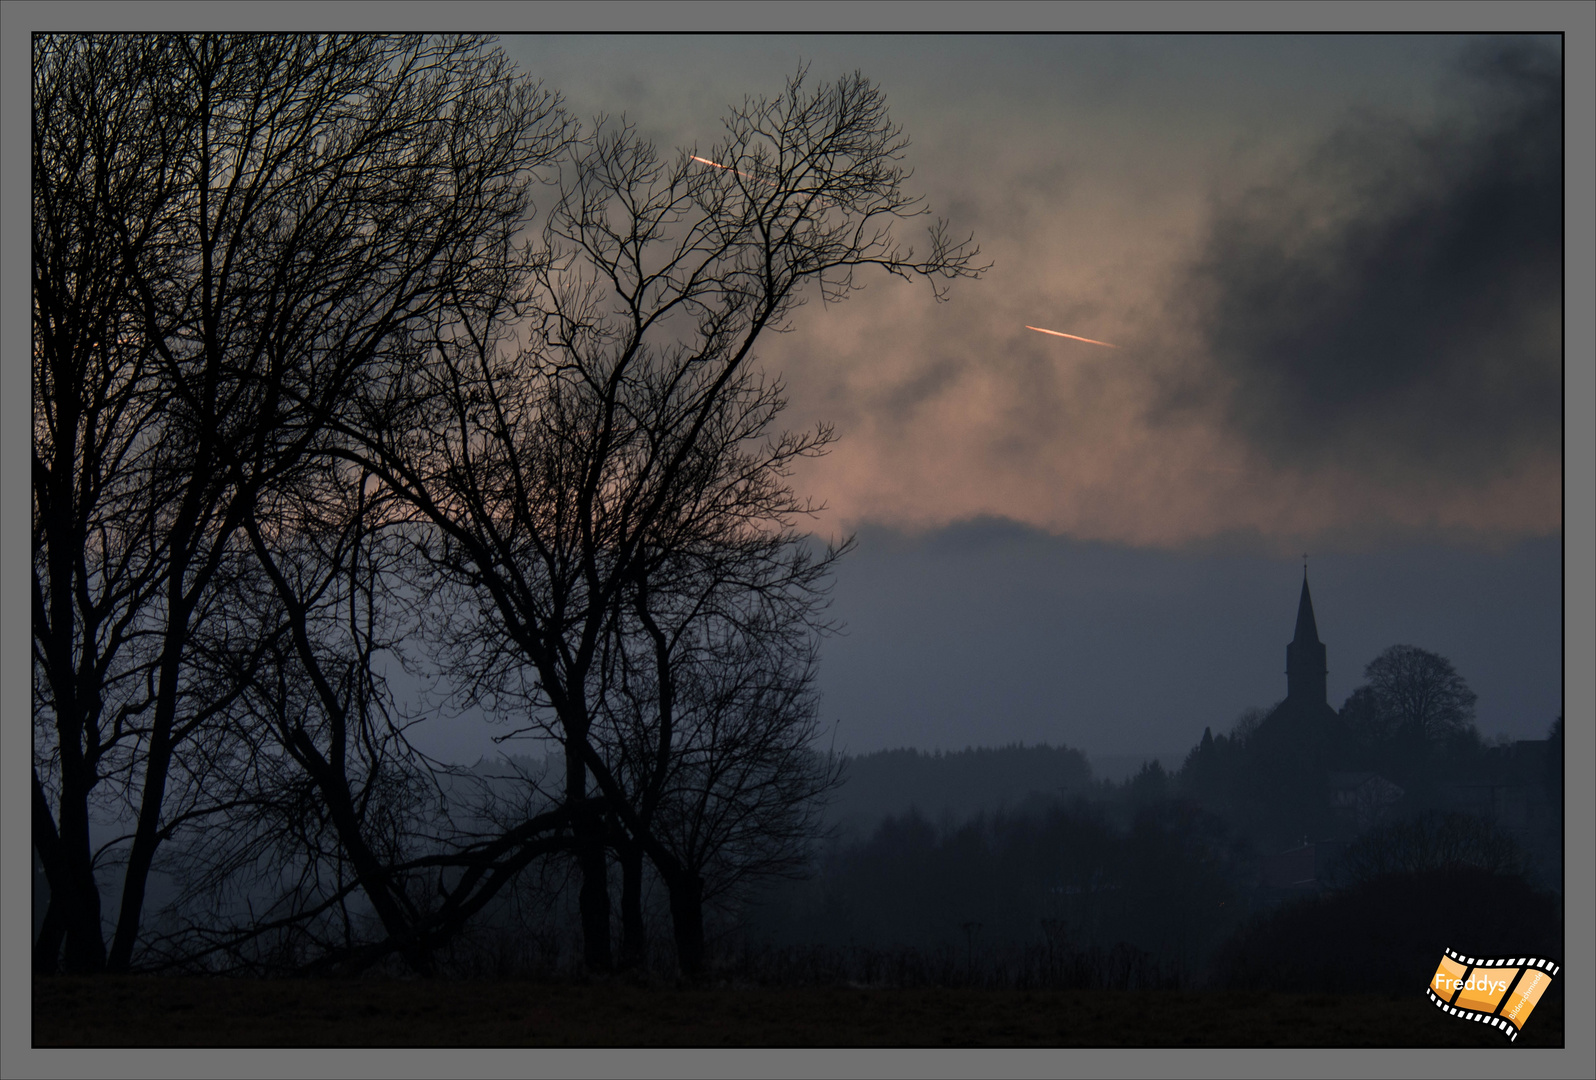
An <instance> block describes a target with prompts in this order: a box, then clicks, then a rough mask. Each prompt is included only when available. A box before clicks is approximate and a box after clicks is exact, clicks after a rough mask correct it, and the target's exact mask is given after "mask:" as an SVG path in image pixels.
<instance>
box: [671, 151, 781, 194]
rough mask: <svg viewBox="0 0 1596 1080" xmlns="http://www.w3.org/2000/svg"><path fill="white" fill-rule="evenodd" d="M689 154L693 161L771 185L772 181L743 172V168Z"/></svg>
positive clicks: (767, 185)
mask: <svg viewBox="0 0 1596 1080" xmlns="http://www.w3.org/2000/svg"><path fill="white" fill-rule="evenodd" d="M687 156H688V157H689V158H690V159H692V160H693V161H697V162H701V163H702V164H704V165H708V166H710V167H712V168H716V169H725V170H726V171H727V172H734V173H736V174H737V175H738V176H740V177H742V178H743V179H744V180H752V181H754V182H755V183H760V184H764V185H765V186H766V187H769V186H770V181H769V180H761V179H760V178H759V177H757V176H749V175H748V174H747V173H745V172H743V171H742V170H741V169H734V168H732V167H731V166H730V165H722V164H721V163H720V162H718V161H711V160H709V159H708V158H701V157H699V156H698V155H697V154H688V155H687Z"/></svg>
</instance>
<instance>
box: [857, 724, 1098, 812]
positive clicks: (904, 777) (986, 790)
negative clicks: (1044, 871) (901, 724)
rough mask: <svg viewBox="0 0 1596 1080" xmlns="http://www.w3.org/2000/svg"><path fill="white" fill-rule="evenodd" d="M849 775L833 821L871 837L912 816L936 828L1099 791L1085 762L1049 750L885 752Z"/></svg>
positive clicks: (860, 761) (1075, 754)
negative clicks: (1040, 799) (1034, 801)
mask: <svg viewBox="0 0 1596 1080" xmlns="http://www.w3.org/2000/svg"><path fill="white" fill-rule="evenodd" d="M842 771H843V778H844V780H845V781H846V782H845V783H844V784H843V786H842V787H840V788H839V789H838V790H837V791H836V792H835V793H834V794H833V795H832V796H831V798H830V800H829V804H828V806H827V816H828V818H830V819H831V820H832V821H834V822H838V823H840V824H842V825H843V826H844V827H845V828H852V829H859V828H863V829H866V830H868V829H869V828H872V827H874V825H875V824H876V823H877V822H879V821H880V820H881V819H882V818H885V817H887V816H889V815H894V814H902V813H904V812H905V811H908V810H910V809H911V808H912V809H915V810H918V811H919V813H920V814H922V815H923V816H925V817H926V818H928V819H930V820H932V821H940V820H942V819H943V818H945V817H952V818H954V819H956V820H962V819H965V818H969V817H973V816H974V815H975V814H977V813H979V812H981V811H988V812H991V811H997V810H1002V809H1004V808H1005V807H1011V806H1015V805H1017V804H1019V803H1020V802H1022V801H1023V800H1025V799H1026V798H1028V797H1031V796H1036V795H1040V796H1044V797H1056V796H1059V795H1070V796H1073V795H1083V794H1085V793H1086V792H1087V791H1088V789H1089V788H1090V787H1091V784H1092V769H1091V765H1090V763H1089V762H1088V761H1087V760H1086V755H1085V754H1083V753H1081V752H1080V751H1079V750H1075V749H1072V748H1070V747H1067V746H1057V747H1055V746H1049V745H1047V744H1046V743H1043V744H1041V745H1037V746H1029V747H1028V746H1024V745H1022V744H1018V743H1016V744H1014V745H1011V746H1002V747H967V748H965V749H964V750H956V751H948V752H945V753H944V752H931V753H925V752H922V751H918V750H910V749H901V750H880V751H877V752H875V753H871V754H860V755H857V756H850V757H847V758H846V759H845V760H844V762H843V770H842Z"/></svg>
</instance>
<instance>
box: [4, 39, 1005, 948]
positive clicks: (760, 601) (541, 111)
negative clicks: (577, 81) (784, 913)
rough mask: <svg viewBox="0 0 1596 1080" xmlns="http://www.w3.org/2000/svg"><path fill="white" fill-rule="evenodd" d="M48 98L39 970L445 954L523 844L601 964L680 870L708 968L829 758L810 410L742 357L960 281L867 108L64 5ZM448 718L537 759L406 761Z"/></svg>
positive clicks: (41, 82) (36, 237) (39, 591)
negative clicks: (463, 720) (612, 109)
mask: <svg viewBox="0 0 1596 1080" xmlns="http://www.w3.org/2000/svg"><path fill="white" fill-rule="evenodd" d="M33 107H34V123H33V203H32V206H33V215H32V229H33V233H32V235H33V356H32V363H33V417H34V431H33V456H32V463H33V464H32V477H33V487H32V490H33V545H32V624H33V638H32V640H33V721H34V722H33V733H34V740H33V775H32V799H33V815H32V817H33V833H32V835H33V846H34V851H35V854H36V856H37V858H38V859H39V862H40V864H41V865H42V867H43V869H44V873H45V875H46V877H47V879H48V885H49V901H48V906H47V910H46V912H45V914H44V917H43V920H42V929H41V932H40V935H39V938H38V941H37V943H36V947H35V953H34V961H35V967H36V970H39V971H46V972H47V971H54V970H58V969H61V968H64V969H65V970H68V971H73V972H95V971H107V970H109V971H126V970H130V969H134V968H139V967H144V968H150V967H172V966H185V967H190V968H192V967H198V968H202V969H208V970H236V971H263V970H276V969H281V968H284V967H288V968H292V969H294V970H332V969H336V970H344V971H357V970H361V969H364V968H368V967H371V966H372V965H377V964H400V965H403V966H407V967H408V968H410V969H412V970H414V971H417V972H428V971H432V970H435V969H436V959H437V957H438V956H439V955H440V953H443V952H446V951H447V950H448V949H449V948H450V947H451V943H452V942H455V941H457V940H459V939H460V938H461V935H463V934H465V933H466V932H467V931H468V930H469V929H470V928H472V927H473V926H475V925H476V924H477V923H478V922H479V921H480V920H481V919H482V918H483V917H484V914H485V912H487V911H488V910H490V909H492V908H493V907H494V906H495V905H498V904H500V903H501V902H502V899H503V898H504V897H506V896H509V895H511V894H512V893H513V892H514V891H515V889H517V888H519V887H521V886H522V885H523V884H524V883H525V882H527V881H528V880H530V878H529V875H530V876H532V877H535V876H536V875H538V874H542V873H548V874H553V875H556V876H558V875H560V874H567V873H568V874H570V875H572V881H573V884H574V888H575V893H576V906H577V911H578V917H579V923H580V933H579V937H580V941H581V955H582V960H583V963H584V964H585V965H586V966H587V967H588V968H590V969H593V970H605V969H608V968H611V967H613V966H614V965H615V964H616V963H617V962H619V963H621V964H623V965H624V964H635V963H637V962H638V958H639V957H640V956H642V955H643V954H644V951H645V949H646V947H647V944H648V943H647V934H648V933H649V928H650V925H651V924H650V922H649V919H648V917H647V915H648V913H647V910H646V907H645V897H644V893H645V889H646V887H647V883H648V882H650V881H653V882H657V883H659V884H660V885H661V886H662V887H663V891H664V892H665V894H666V898H667V900H666V903H667V907H668V911H669V936H670V938H671V943H672V945H673V951H674V960H675V962H676V963H678V964H679V965H680V966H681V967H682V968H683V969H685V970H687V971H694V970H696V969H698V968H699V967H700V966H701V965H702V962H703V953H704V911H705V905H706V904H709V903H711V902H713V901H714V900H715V898H716V897H717V896H721V895H725V894H728V893H731V892H735V891H736V890H738V889H740V888H742V887H744V885H745V884H746V883H747V882H748V881H751V880H755V879H758V878H760V877H761V876H765V875H770V874H781V873H786V872H789V871H791V870H792V869H793V868H794V867H795V866H796V865H798V864H799V863H800V862H801V861H802V859H803V858H804V856H805V853H806V843H807V840H808V839H809V837H810V836H811V835H812V834H813V833H814V831H815V830H816V828H817V826H818V824H819V822H818V816H817V815H818V813H819V809H818V799H819V797H820V796H822V795H823V794H824V793H825V792H826V791H828V790H829V789H830V788H831V787H833V786H834V784H835V782H836V779H837V777H836V771H835V763H834V762H832V761H830V760H829V759H827V758H826V757H824V756H823V755H819V754H816V753H815V752H814V751H813V749H812V743H813V742H814V740H815V737H816V736H817V734H818V732H817V731H816V723H817V721H816V702H815V695H814V689H813V679H814V670H815V660H816V639H817V636H818V635H819V634H822V633H824V632H825V631H826V630H827V628H828V626H829V624H828V622H827V620H826V616H825V607H826V602H827V588H828V583H829V580H830V578H829V574H830V570H831V568H832V566H833V564H834V562H835V560H836V559H837V558H838V557H840V555H841V554H842V553H843V552H844V551H845V550H846V548H847V544H842V545H840V546H837V547H831V548H826V549H819V548H816V547H815V546H814V545H812V544H811V543H810V542H809V540H808V539H807V538H806V537H805V536H804V535H803V534H801V533H799V532H798V531H797V523H798V522H799V521H802V520H804V519H805V518H806V516H807V515H809V514H811V512H812V509H813V508H812V507H811V506H810V504H809V503H808V502H807V501H806V500H804V499H802V498H800V497H799V496H798V495H796V494H795V493H794V492H793V491H792V489H791V488H790V487H789V486H788V483H787V476H788V473H789V470H790V468H791V467H792V465H793V464H794V463H796V462H797V461H798V460H799V459H801V458H804V457H808V456H812V455H815V454H818V453H821V452H823V451H824V449H825V448H826V446H827V445H828V443H829V442H830V441H831V432H830V429H829V428H825V427H821V428H818V429H816V430H814V431H809V432H799V433H787V432H783V431H781V430H780V429H779V428H778V427H777V421H778V419H779V417H780V415H781V413H782V410H783V408H784V406H785V395H784V391H783V388H782V386H781V384H780V382H779V380H777V379H775V378H773V377H770V376H767V375H766V374H765V373H763V372H762V371H761V370H760V369H759V367H758V363H757V358H756V356H755V352H754V350H755V345H756V342H757V341H758V339H759V338H760V336H761V335H763V334H764V333H765V332H767V331H771V330H784V329H786V328H788V327H789V326H790V325H791V318H792V316H793V315H794V313H795V309H796V307H797V306H798V304H799V303H800V302H801V300H802V299H803V298H804V297H805V296H807V295H811V294H813V293H818V294H819V295H820V296H821V297H822V298H823V300H824V301H825V302H834V301H839V300H841V299H843V298H845V297H846V296H847V295H848V294H849V293H850V292H851V291H852V290H853V289H854V288H856V287H858V284H857V283H856V276H858V275H861V274H863V273H864V272H866V271H867V270H869V269H871V268H879V269H881V270H883V271H885V272H887V273H891V274H894V275H897V276H900V277H903V278H909V279H922V280H927V281H930V282H932V284H933V289H934V291H936V292H937V293H938V295H940V290H941V289H942V288H943V287H944V284H943V283H945V282H946V281H949V280H952V279H956V278H961V277H970V276H973V275H975V274H976V273H978V272H979V268H978V267H977V266H976V265H975V263H974V256H975V251H974V249H973V247H971V246H970V245H968V244H960V243H957V242H955V241H953V240H951V239H950V238H949V236H948V235H947V233H946V231H945V230H944V228H943V227H942V226H941V225H940V224H938V225H935V226H933V227H932V228H931V230H930V233H929V236H928V237H927V238H926V240H925V241H924V243H923V245H922V246H921V247H920V248H918V249H914V248H910V247H908V246H907V245H905V244H902V243H900V241H899V239H898V230H899V227H900V226H901V225H902V224H903V222H904V221H905V220H906V219H908V218H912V217H915V216H918V215H920V214H921V213H923V207H922V205H921V204H920V202H919V200H917V199H916V198H914V197H913V196H911V195H909V194H907V193H906V192H905V191H904V190H903V186H902V185H903V181H904V180H905V178H906V176H907V173H906V171H905V170H904V169H903V168H902V166H901V164H900V161H901V158H902V155H903V151H904V148H905V146H906V140H905V138H904V137H903V135H902V132H901V130H900V129H899V128H898V127H896V126H895V125H894V124H893V123H892V121H891V119H890V117H889V115H888V112H887V108H886V103H885V101H884V99H883V97H882V95H881V93H880V91H879V90H878V89H877V88H876V87H875V86H873V85H872V84H871V83H870V82H868V81H867V80H866V79H864V78H863V77H862V76H860V75H857V74H856V75H853V76H849V77H845V78H842V79H840V80H838V81H837V82H835V83H831V84H825V85H815V84H814V83H812V82H811V80H809V79H808V77H807V75H806V74H805V73H804V72H803V71H802V70H800V71H799V73H798V74H797V75H796V76H795V77H794V78H792V79H790V80H789V81H788V83H787V85H786V87H785V89H784V90H783V91H782V92H781V93H780V94H778V95H776V96H775V97H772V98H749V99H748V100H747V101H746V102H745V103H744V104H743V105H742V106H741V107H738V108H735V109H733V110H732V111H731V112H730V114H729V115H728V116H726V117H725V118H724V122H723V124H721V125H717V127H716V130H718V131H720V132H721V133H722V135H721V139H720V141H718V142H717V143H715V144H714V145H713V146H709V147H701V148H698V149H697V150H695V151H694V152H692V153H689V152H686V151H679V152H677V153H675V154H662V153H661V152H660V151H659V150H658V149H657V148H656V147H654V146H653V145H651V144H649V143H648V142H647V141H645V140H643V139H642V138H640V137H639V136H638V134H637V133H636V131H635V130H634V129H633V128H631V127H630V126H628V125H626V124H625V123H624V122H622V123H613V122H607V121H600V122H598V123H596V124H595V125H592V126H589V127H583V126H582V125H580V124H578V123H577V122H576V120H575V119H574V118H573V117H572V115H571V114H570V113H569V111H568V110H567V109H566V108H565V107H564V105H563V103H562V102H561V101H560V100H559V98H558V97H557V95H555V94H554V93H552V92H550V91H548V90H545V89H543V88H542V87H541V86H539V85H538V84H536V83H534V82H532V81H531V80H529V79H528V78H526V77H524V76H522V75H520V74H518V73H517V72H516V71H515V70H514V68H513V66H512V65H511V64H510V62H509V61H508V60H507V59H506V58H505V57H504V55H503V54H502V53H500V52H499V51H498V50H497V49H495V48H494V47H493V46H492V45H491V43H490V42H488V41H486V40H479V39H465V38H455V37H447V36H446V37H435V36H433V37H383V36H373V35H352V36H347V35H215V34H208V35H137V36H120V35H94V36H89V35H67V34H53V35H40V36H37V37H36V38H35V39H34V54H33ZM706 163H707V164H706ZM539 192H544V193H546V194H547V201H546V204H545V205H544V206H543V207H542V208H539V207H538V206H536V205H535V204H534V202H533V196H534V194H535V193H539ZM401 669H408V670H410V671H412V672H413V673H420V674H427V675H435V676H437V677H439V678H440V679H442V680H443V681H444V682H445V683H446V684H447V685H448V686H449V687H452V688H453V689H454V691H455V693H456V696H455V698H454V700H452V701H451V702H450V703H449V708H448V709H440V710H438V712H437V713H436V714H434V715H431V716H418V715H415V714H414V713H413V712H412V711H411V709H410V707H409V705H408V703H406V702H402V701H398V700H396V699H395V695H394V694H393V692H392V691H391V689H390V686H389V683H388V681H387V678H388V676H389V675H391V674H396V673H397V672H399V671H400V670H401ZM466 708H469V709H473V710H476V711H478V712H480V713H482V714H484V715H486V716H488V717H489V718H490V720H492V721H493V722H496V723H498V724H500V725H501V731H502V733H503V734H504V735H505V736H506V737H516V736H531V737H535V738H537V739H541V740H543V742H544V743H545V744H550V745H554V746H556V747H558V751H559V758H560V760H559V769H558V771H557V774H556V775H555V776H554V777H552V778H548V777H545V778H544V780H543V781H542V782H541V785H540V786H539V787H537V788H536V789H533V788H532V787H531V786H530V785H531V781H530V779H529V778H526V777H521V778H516V777H510V778H507V779H502V780H497V781H494V782H492V783H489V782H486V781H485V780H483V779H482V778H480V777H473V776H470V775H468V774H466V773H465V772H463V771H458V770H450V769H448V768H447V767H445V766H442V765H440V764H439V763H437V762H435V761H432V760H430V759H429V758H427V757H426V756H425V755H424V754H422V753H420V752H418V751H417V750H416V749H415V747H414V746H413V745H412V743H411V741H410V735H411V732H412V727H413V725H414V724H415V723H418V722H421V721H423V720H426V721H428V722H432V723H445V722H448V717H449V716H450V715H458V714H459V712H460V711H461V710H462V709H466ZM107 823H110V824H112V825H113V826H114V833H113V836H112V837H111V838H110V839H109V840H107V841H105V842H103V843H101V842H98V841H97V838H96V836H95V834H94V832H93V827H94V826H96V825H101V826H103V825H105V824H107ZM155 875H161V876H162V877H163V878H164V879H166V880H169V881H171V882H172V883H173V889H174V894H175V898H174V899H173V900H172V901H171V903H169V904H167V905H164V910H162V911H160V912H156V913H153V914H152V913H150V912H147V911H146V900H147V899H148V897H149V895H150V893H149V886H150V882H151V881H152V877H153V876H155ZM104 896H114V897H116V898H117V899H116V902H115V910H114V911H111V910H104V909H102V898H103V897H104ZM617 915H618V923H619V930H620V951H619V957H617V956H616V955H615V953H614V951H613V949H612V936H613V934H614V928H613V927H612V921H616V920H615V917H616V916H617Z"/></svg>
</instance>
